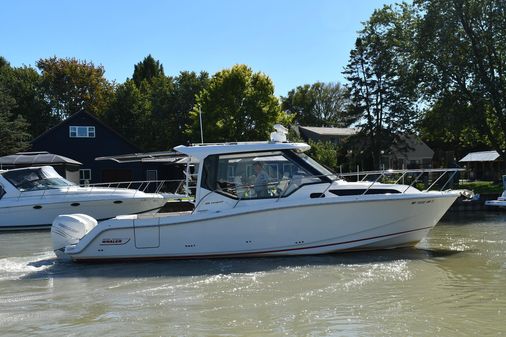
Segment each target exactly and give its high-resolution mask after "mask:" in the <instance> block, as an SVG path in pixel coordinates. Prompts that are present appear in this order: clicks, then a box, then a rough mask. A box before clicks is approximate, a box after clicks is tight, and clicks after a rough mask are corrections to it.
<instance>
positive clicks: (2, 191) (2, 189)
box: [0, 185, 5, 199]
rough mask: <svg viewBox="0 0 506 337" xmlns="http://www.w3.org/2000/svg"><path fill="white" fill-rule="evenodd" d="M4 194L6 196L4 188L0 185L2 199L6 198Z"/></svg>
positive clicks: (0, 197)
mask: <svg viewBox="0 0 506 337" xmlns="http://www.w3.org/2000/svg"><path fill="white" fill-rule="evenodd" d="M4 194H5V190H4V187H3V186H2V185H0V199H2V197H3V196H4Z"/></svg>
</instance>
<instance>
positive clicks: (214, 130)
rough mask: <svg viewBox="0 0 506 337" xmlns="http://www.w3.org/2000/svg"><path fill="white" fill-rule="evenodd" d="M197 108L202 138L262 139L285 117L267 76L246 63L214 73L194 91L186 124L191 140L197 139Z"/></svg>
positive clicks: (207, 139)
mask: <svg viewBox="0 0 506 337" xmlns="http://www.w3.org/2000/svg"><path fill="white" fill-rule="evenodd" d="M199 111H201V112H202V124H203V130H204V141H206V142H222V141H244V140H266V139H268V136H269V133H270V132H271V131H272V126H273V125H274V124H275V123H277V122H283V121H286V120H284V118H285V116H284V114H283V113H282V112H281V108H280V104H279V101H278V99H277V98H276V97H275V96H274V85H273V84H272V81H271V79H270V78H269V77H268V76H266V75H265V74H263V73H260V72H257V73H254V72H253V71H252V70H251V68H249V67H247V66H246V65H235V66H233V67H232V68H230V69H225V70H222V71H220V72H218V73H216V74H214V75H213V77H212V78H211V79H210V81H209V85H208V86H207V88H206V89H204V90H202V91H201V93H200V94H199V95H198V97H197V101H196V104H195V107H194V109H193V111H192V112H191V115H190V117H191V120H192V123H191V124H190V125H189V128H188V133H189V135H190V136H191V140H193V141H194V142H199V141H200V128H199Z"/></svg>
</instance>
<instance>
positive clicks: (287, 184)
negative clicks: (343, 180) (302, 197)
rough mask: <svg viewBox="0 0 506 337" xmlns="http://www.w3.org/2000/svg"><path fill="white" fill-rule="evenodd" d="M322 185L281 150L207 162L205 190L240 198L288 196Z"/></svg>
mask: <svg viewBox="0 0 506 337" xmlns="http://www.w3.org/2000/svg"><path fill="white" fill-rule="evenodd" d="M315 182H321V180H320V179H319V178H315V177H314V176H313V175H311V174H310V173H309V172H308V171H307V170H305V169H304V168H303V167H301V166H300V165H299V164H298V163H296V162H294V161H293V160H292V159H290V158H288V157H287V156H286V155H285V153H283V152H280V151H271V152H262V153H244V154H230V155H220V156H212V157H209V158H207V159H206V160H205V162H204V174H203V179H202V187H204V188H207V189H209V190H211V191H216V192H218V193H221V194H224V195H227V196H229V197H231V198H236V199H265V198H278V197H280V196H286V195H288V194H290V193H291V192H293V191H295V190H296V189H298V188H299V187H300V186H302V185H304V184H308V183H315Z"/></svg>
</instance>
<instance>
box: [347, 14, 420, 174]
mask: <svg viewBox="0 0 506 337" xmlns="http://www.w3.org/2000/svg"><path fill="white" fill-rule="evenodd" d="M415 23H416V20H415V15H414V13H413V9H412V8H411V7H410V6H408V5H407V4H401V5H400V6H399V7H395V8H393V7H391V6H384V7H383V8H382V9H380V10H376V11H374V13H373V14H372V16H371V18H370V19H369V21H367V22H366V23H365V24H364V28H363V30H362V31H361V32H360V33H359V37H358V38H357V40H356V42H355V48H354V49H353V50H352V51H351V52H350V59H349V62H348V64H347V66H346V68H345V70H344V74H345V76H346V79H347V80H348V81H349V83H348V87H349V89H350V93H351V97H352V98H351V99H352V109H351V112H352V113H354V114H357V115H359V116H361V120H360V123H359V125H358V126H359V127H360V128H361V135H363V136H365V137H364V141H363V142H362V147H363V149H362V151H361V152H363V153H364V155H366V156H367V157H366V158H365V162H364V163H365V165H366V166H367V167H368V168H377V167H378V166H379V162H380V156H381V151H384V150H385V149H388V148H389V147H390V145H391V144H392V142H393V141H394V139H396V138H397V137H398V136H399V135H401V134H405V133H410V132H412V130H413V127H414V123H415V122H416V121H417V119H418V108H417V90H416V89H417V85H416V83H417V81H416V76H415V74H416V72H415V69H414V67H413V66H412V64H413V62H412V59H411V57H412V56H413V54H412V53H411V50H412V48H413V47H412V45H411V41H412V38H413V35H414V31H415V30H414V27H415Z"/></svg>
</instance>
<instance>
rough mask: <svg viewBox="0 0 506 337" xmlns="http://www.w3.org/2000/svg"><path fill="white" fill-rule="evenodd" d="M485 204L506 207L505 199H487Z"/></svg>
mask: <svg viewBox="0 0 506 337" xmlns="http://www.w3.org/2000/svg"><path fill="white" fill-rule="evenodd" d="M485 206H494V207H506V200H487V201H485Z"/></svg>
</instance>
